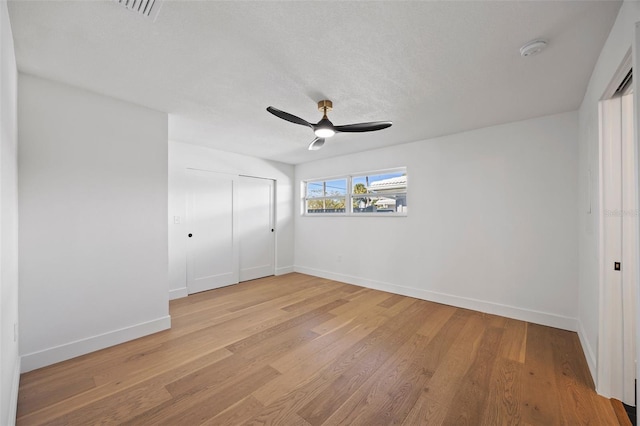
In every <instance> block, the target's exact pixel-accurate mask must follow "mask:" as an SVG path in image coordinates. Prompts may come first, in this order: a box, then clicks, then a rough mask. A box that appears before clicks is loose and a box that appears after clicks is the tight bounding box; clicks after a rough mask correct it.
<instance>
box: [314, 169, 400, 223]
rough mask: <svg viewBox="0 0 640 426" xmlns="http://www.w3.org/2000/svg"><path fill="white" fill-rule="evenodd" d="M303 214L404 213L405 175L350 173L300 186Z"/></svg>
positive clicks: (394, 172)
mask: <svg viewBox="0 0 640 426" xmlns="http://www.w3.org/2000/svg"><path fill="white" fill-rule="evenodd" d="M303 184H304V186H303V190H304V194H305V195H304V200H303V202H304V214H307V215H313V214H318V213H328V214H341V215H359V216H367V215H382V214H386V215H390V216H404V215H406V213H407V172H406V169H405V168H402V169H394V170H390V171H376V172H371V173H366V174H364V173H362V174H353V175H349V176H344V177H340V178H332V179H318V180H312V181H306V182H304V183H303Z"/></svg>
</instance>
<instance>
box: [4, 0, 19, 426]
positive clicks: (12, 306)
mask: <svg viewBox="0 0 640 426" xmlns="http://www.w3.org/2000/svg"><path fill="white" fill-rule="evenodd" d="M16 90H17V72H16V59H15V54H14V51H13V37H12V35H11V24H10V23H9V14H8V12H7V2H6V1H2V2H0V102H1V103H0V161H1V163H0V179H1V180H0V182H1V185H0V207H1V208H0V212H1V213H0V424H2V425H10V424H13V423H14V422H15V414H16V404H17V398H18V383H19V379H20V358H19V356H18V343H17V342H16V341H15V340H14V324H17V323H18V155H17V154H18V152H17V150H18V145H17V119H16V109H17V105H16V101H17V95H16Z"/></svg>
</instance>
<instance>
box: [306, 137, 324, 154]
mask: <svg viewBox="0 0 640 426" xmlns="http://www.w3.org/2000/svg"><path fill="white" fill-rule="evenodd" d="M322 145H324V138H315V139H314V140H312V141H311V143H310V144H309V151H317V150H319V149H320V148H322Z"/></svg>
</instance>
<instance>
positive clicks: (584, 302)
mask: <svg viewBox="0 0 640 426" xmlns="http://www.w3.org/2000/svg"><path fill="white" fill-rule="evenodd" d="M637 21H640V2H636V1H625V2H624V3H623V5H622V7H621V8H620V11H619V12H618V18H617V19H616V22H615V24H614V25H613V28H612V29H611V32H610V34H609V37H608V39H607V41H606V43H605V45H604V47H603V48H602V51H601V53H600V57H599V58H598V62H597V63H596V66H595V68H594V70H593V73H592V75H591V79H590V81H589V86H588V87H587V91H586V93H585V96H584V99H583V101H582V105H581V106H580V110H579V114H578V117H579V118H578V121H579V144H578V164H579V166H578V185H579V192H578V193H579V202H578V226H579V231H578V247H579V276H578V281H579V309H578V322H579V330H578V335H579V336H580V340H581V342H582V346H583V349H584V352H585V355H586V358H587V363H588V364H589V368H590V370H591V374H592V376H593V377H594V378H595V377H596V364H597V359H596V358H597V352H598V351H597V349H598V325H599V320H600V316H599V303H600V296H599V291H600V288H599V264H598V262H599V261H598V256H599V235H598V223H599V220H600V214H601V211H600V210H601V209H600V206H599V203H598V179H599V176H598V164H599V154H598V143H599V142H598V140H599V134H598V126H599V124H598V102H599V101H600V99H601V97H602V96H603V95H604V91H605V90H606V88H607V86H608V85H609V83H610V82H611V79H612V78H613V76H614V74H615V72H616V70H617V69H618V67H619V66H620V64H621V63H622V61H623V59H624V57H625V55H626V54H627V52H628V51H629V50H630V49H631V45H632V43H633V37H634V28H635V26H634V23H635V22H637ZM635 80H636V81H637V79H635ZM589 171H590V173H591V174H590V176H591V178H590V180H589ZM589 199H590V200H591V213H590V214H589V213H587V206H588V204H589Z"/></svg>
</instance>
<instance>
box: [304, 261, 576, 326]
mask: <svg viewBox="0 0 640 426" xmlns="http://www.w3.org/2000/svg"><path fill="white" fill-rule="evenodd" d="M294 269H295V272H300V273H301V274H307V275H313V276H317V277H321V278H326V279H330V280H335V281H341V282H345V283H348V284H354V285H358V286H361V287H367V288H371V289H374V290H381V291H388V292H390V293H395V294H400V295H403V296H409V297H415V298H417V299H422V300H428V301H430V302H437V303H442V304H445V305H451V306H455V307H458V308H465V309H471V310H474V311H479V312H485V313H488V314H494V315H500V316H503V317H507V318H513V319H517V320H521V321H527V322H532V323H535V324H540V325H547V326H550V327H555V328H561V329H563V330H569V331H577V321H576V319H575V318H570V317H565V316H562V315H556V314H551V313H548V312H540V311H535V310H531V309H524V308H518V307H515V306H509V305H502V304H500V303H493V302H487V301H485V300H478V299H471V298H467V297H461V296H455V295H451V294H446V293H439V292H435V291H429V290H423V289H418V288H413V287H405V286H401V285H397V284H390V283H385V282H382V281H376V280H371V279H367V278H360V277H354V276H351V275H345V274H338V273H335V272H329V271H324V270H319V269H314V268H307V267H305V266H297V265H296V266H295V267H294Z"/></svg>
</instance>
